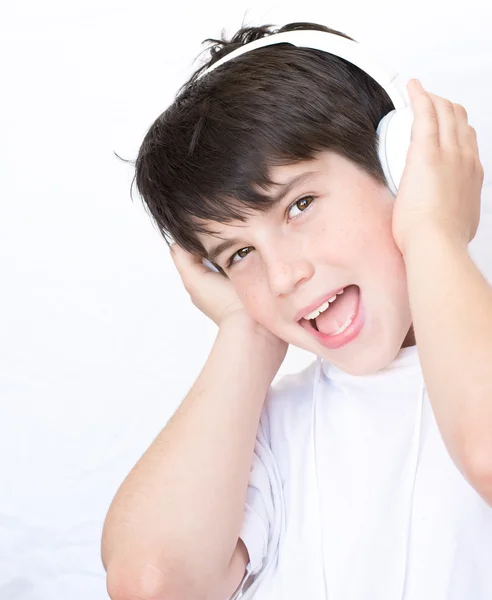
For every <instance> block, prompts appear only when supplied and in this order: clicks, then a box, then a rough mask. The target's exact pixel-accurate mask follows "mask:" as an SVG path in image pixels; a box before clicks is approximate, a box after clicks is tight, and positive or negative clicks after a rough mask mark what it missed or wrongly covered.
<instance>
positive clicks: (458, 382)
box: [404, 232, 492, 502]
mask: <svg viewBox="0 0 492 600" xmlns="http://www.w3.org/2000/svg"><path fill="white" fill-rule="evenodd" d="M404 258H405V264H406V269H407V280H408V286H409V297H410V306H411V311H412V315H413V323H414V330H415V337H416V341H417V346H418V351H419V356H420V359H421V364H422V370H423V374H424V378H425V382H426V385H427V390H428V392H429V398H430V401H431V404H432V407H433V410H434V413H435V417H436V421H437V423H438V425H439V428H440V431H441V434H442V436H443V440H444V442H445V443H446V446H447V448H448V450H449V452H450V455H451V456H452V458H453V460H454V461H455V463H456V464H457V466H458V467H459V468H460V470H461V471H462V473H463V474H464V475H465V476H466V477H467V478H468V480H469V481H470V483H472V485H474V487H476V488H477V490H478V491H479V492H481V493H482V495H483V496H484V498H485V499H486V500H487V501H489V502H492V498H491V496H490V488H489V485H490V484H489V481H490V475H492V288H491V286H490V285H489V284H488V282H487V281H486V279H485V278H484V277H483V275H482V274H481V272H480V271H479V269H478V268H477V266H476V265H475V264H474V262H473V260H472V258H471V256H470V255H469V253H468V249H467V248H465V247H463V246H460V245H459V244H457V243H454V242H452V241H451V240H450V239H448V238H446V237H445V236H443V235H440V234H439V233H437V232H430V233H428V234H424V233H423V234H422V235H421V237H420V238H418V239H414V240H412V241H411V242H410V243H409V244H408V245H407V247H406V248H405V253H404ZM479 488H481V489H479Z"/></svg>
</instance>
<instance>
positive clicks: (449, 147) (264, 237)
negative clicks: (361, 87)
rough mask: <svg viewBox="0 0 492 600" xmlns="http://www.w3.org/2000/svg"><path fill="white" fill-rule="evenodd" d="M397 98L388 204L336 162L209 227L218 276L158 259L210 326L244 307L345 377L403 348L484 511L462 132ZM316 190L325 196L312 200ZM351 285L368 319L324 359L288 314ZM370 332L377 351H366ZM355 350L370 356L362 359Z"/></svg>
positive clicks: (485, 388) (477, 303) (418, 96)
mask: <svg viewBox="0 0 492 600" xmlns="http://www.w3.org/2000/svg"><path fill="white" fill-rule="evenodd" d="M408 91H409V95H410V98H411V103H412V109H413V112H414V124H413V128H412V141H411V145H410V149H409V153H408V156H407V163H406V167H405V171H404V174H403V177H402V181H401V183H400V188H399V191H398V194H397V197H396V199H393V197H392V196H391V194H390V192H389V191H388V190H387V189H386V188H384V187H382V186H379V185H376V184H375V183H374V182H373V181H372V179H371V178H369V176H368V175H366V174H361V173H360V172H359V171H358V170H356V169H355V168H354V166H353V165H351V164H350V163H348V162H347V161H345V159H341V158H340V157H338V156H330V155H326V156H322V157H321V158H320V159H319V160H317V161H316V162H315V163H314V168H315V169H319V168H320V167H321V169H319V172H320V173H321V174H319V173H317V174H315V175H314V176H313V179H312V180H310V181H308V183H305V184H303V188H301V189H299V190H297V191H295V193H294V195H293V196H291V197H290V198H288V199H287V201H286V202H284V204H283V205H281V206H279V207H278V211H279V212H278V213H276V212H275V210H276V209H274V211H272V213H271V214H267V215H265V214H263V215H254V216H253V217H252V218H251V220H250V221H249V222H248V223H246V224H244V223H237V224H227V225H223V226H222V228H221V231H220V238H221V239H227V238H229V237H236V236H239V239H238V243H237V244H236V246H231V248H230V249H229V250H227V252H226V253H224V254H223V255H222V256H221V257H219V258H218V259H217V264H219V265H220V266H221V267H223V268H224V269H225V271H226V274H227V276H228V277H227V278H225V277H223V276H221V275H218V274H216V273H212V272H210V271H209V270H208V269H207V268H206V267H204V266H203V265H202V264H201V259H200V258H198V257H193V256H191V255H189V254H188V253H186V252H184V250H182V249H181V248H179V247H178V246H177V245H176V244H174V245H173V246H172V252H171V254H172V256H173V258H174V260H175V263H176V266H177V268H178V270H179V272H180V274H181V276H182V278H183V281H184V283H185V286H186V288H187V290H188V292H189V293H190V296H191V298H192V301H193V302H194V304H195V305H196V306H197V307H198V308H199V309H200V310H202V311H203V312H204V313H205V314H207V315H208V316H210V318H212V319H213V320H214V321H215V323H216V324H217V325H218V326H219V327H220V326H221V324H222V323H223V322H224V321H225V320H227V318H228V317H229V316H230V315H231V314H233V313H235V312H237V311H239V312H241V311H245V312H246V313H247V314H248V315H249V316H250V317H252V318H253V319H254V320H255V321H256V322H258V323H261V324H262V325H263V326H264V327H265V328H266V329H268V330H269V331H271V332H272V333H273V334H275V335H276V336H277V337H278V338H279V340H283V341H284V342H286V343H294V344H295V345H298V346H299V347H302V348H305V349H307V350H310V351H312V352H314V353H316V354H318V355H320V356H323V357H325V358H327V359H328V360H330V361H331V362H333V363H334V364H337V365H338V366H340V367H341V368H344V369H345V370H347V371H348V372H352V373H354V374H363V373H368V372H374V371H376V370H378V369H380V368H382V367H383V366H385V365H386V364H388V363H389V362H390V361H391V360H392V359H393V358H394V356H395V355H396V353H397V352H398V350H399V349H400V348H401V347H402V346H405V345H411V344H413V343H415V341H416V343H417V346H418V349H419V356H420V360H421V364H422V369H423V374H424V379H425V383H426V387H427V390H428V392H429V398H430V401H431V403H432V407H433V410H434V413H435V416H436V420H437V423H438V426H439V428H440V431H441V434H442V437H443V440H444V442H445V444H446V446H447V448H448V451H449V453H450V456H451V457H452V459H453V460H454V461H455V463H456V465H457V466H458V468H459V469H460V470H461V472H462V473H463V475H464V476H465V477H466V479H467V480H468V481H469V482H470V483H471V485H472V486H473V487H474V488H475V489H476V490H477V492H478V493H479V494H480V495H481V496H482V497H483V498H484V500H485V501H486V502H488V503H489V504H490V505H492V289H491V286H490V285H489V284H488V282H487V281H486V280H485V278H484V277H483V276H482V274H481V273H480V271H479V270H478V268H477V267H476V265H475V264H474V262H473V260H472V259H471V257H470V254H469V252H468V244H469V242H470V241H471V240H472V239H473V238H474V236H475V234H476V231H477V228H478V224H479V219H480V192H481V188H482V183H483V168H482V165H481V162H480V158H479V151H478V145H477V137H476V132H475V130H474V128H473V127H472V126H470V125H469V123H468V116H467V113H466V110H465V109H464V107H463V106H461V105H459V104H456V103H452V102H451V101H449V100H447V99H445V98H441V97H439V96H437V95H435V94H432V93H430V92H428V91H426V90H425V89H424V88H423V87H422V86H421V84H420V83H419V82H418V81H417V80H411V81H410V82H409V84H408ZM334 165H335V166H336V169H334V168H333V166H334ZM306 167H308V169H313V164H312V163H306V164H299V165H292V166H291V165H289V166H285V167H278V168H277V169H276V170H274V171H273V179H274V181H278V182H279V183H283V182H285V181H287V180H289V179H290V177H292V176H294V175H296V174H298V173H300V172H301V171H306V170H308V169H307V168H306ZM330 168H331V169H332V170H331V171H330ZM340 173H342V175H340V177H342V176H343V175H346V176H347V177H349V176H350V181H352V182H353V187H352V188H351V189H349V191H350V197H349V195H348V194H347V195H346V197H344V198H343V201H338V200H337V199H336V198H335V199H333V198H334V196H335V194H336V193H338V194H339V195H342V194H343V193H344V192H343V191H342V190H345V189H347V184H346V182H347V178H345V181H344V183H345V185H344V187H343V188H342V186H340V187H339V188H337V178H336V177H337V176H336V174H340ZM320 181H321V183H320ZM328 181H329V182H330V185H331V186H332V188H331V189H330V190H329V194H327V196H328V195H331V198H330V199H329V200H328V198H322V197H321V194H320V193H319V190H320V187H323V185H325V182H328ZM349 186H350V184H349ZM310 193H312V194H313V195H314V193H316V195H317V196H319V197H318V198H316V200H315V201H314V202H311V204H310V206H309V208H308V209H304V212H305V213H306V215H302V222H301V220H300V219H299V214H300V212H299V211H301V207H302V198H303V197H305V196H306V195H309V194H310ZM296 198H300V199H301V204H300V205H299V201H298V204H297V206H296V207H295V208H294V209H292V208H290V211H291V212H290V214H289V216H290V217H291V220H290V221H289V222H288V223H287V224H286V222H285V221H283V220H282V219H283V218H284V214H285V208H287V209H289V206H291V205H292V201H293V200H294V201H295V199H296ZM354 198H355V199H354ZM311 206H312V207H313V208H311ZM313 209H314V210H315V211H316V212H314V210H313ZM307 210H311V213H310V214H309V216H307ZM360 214H362V215H363V218H362V217H360V216H359V215H360ZM292 215H294V216H295V218H292ZM335 217H336V218H335ZM334 221H335V222H336V224H337V226H336V227H334V226H332V223H333V222H334ZM341 222H342V223H343V222H349V224H348V225H347V226H346V227H343V226H340V225H339V224H340V223H341ZM351 230H352V232H351ZM304 232H305V233H304ZM202 241H203V244H204V246H205V248H207V250H209V249H210V248H211V247H212V246H213V245H214V242H215V243H216V242H217V240H216V239H214V237H212V236H203V237H202ZM238 251H240V252H239V254H237V252H238ZM234 252H236V255H235V256H234V261H235V262H234V264H233V265H232V268H230V269H229V270H228V269H227V268H226V263H227V261H228V260H229V258H230V256H231V255H233V253H234ZM371 253H372V255H371ZM341 255H343V257H342V258H340V256H341ZM364 269H365V271H366V272H367V271H370V276H371V277H370V280H369V277H368V276H366V275H365V274H364ZM365 277H366V278H365ZM319 282H322V283H321V284H320V283H319ZM352 282H354V283H357V284H358V285H360V287H361V290H362V291H363V292H365V296H366V301H367V303H368V305H369V306H370V310H372V311H373V314H374V317H373V320H372V321H371V324H370V325H369V324H368V325H367V327H366V329H367V331H366V335H365V336H364V331H363V332H362V333H361V335H360V336H359V338H356V340H354V341H353V342H351V343H350V344H348V345H347V346H346V347H344V348H340V349H338V350H335V351H332V350H327V349H326V348H324V347H323V346H320V345H319V344H318V342H317V341H316V340H314V339H312V338H310V336H309V334H308V333H307V332H306V331H304V330H303V329H302V328H300V327H299V325H298V323H295V322H294V321H293V319H292V315H293V314H294V313H295V312H296V311H297V310H298V309H299V308H300V307H301V306H304V305H306V304H307V303H309V301H311V300H312V299H313V297H317V295H319V293H320V292H322V291H324V289H332V288H333V287H335V286H337V285H339V284H342V285H344V284H345V285H348V284H349V283H352ZM470 307H473V310H470ZM378 312H379V314H378ZM383 314H384V319H383V317H382V316H381V315H383ZM371 328H372V330H371ZM376 333H377V336H378V337H377V339H378V344H377V346H374V344H373V345H372V347H371V334H372V335H373V337H374V335H375V334H376ZM413 336H415V339H414V337H413ZM381 340H383V342H381ZM367 348H371V350H372V351H371V352H370V353H368V352H365V353H364V352H362V351H363V350H364V349H367ZM358 351H359V352H358ZM358 354H360V355H361V356H365V357H367V355H368V354H370V359H367V358H365V359H363V358H360V357H359V356H358Z"/></svg>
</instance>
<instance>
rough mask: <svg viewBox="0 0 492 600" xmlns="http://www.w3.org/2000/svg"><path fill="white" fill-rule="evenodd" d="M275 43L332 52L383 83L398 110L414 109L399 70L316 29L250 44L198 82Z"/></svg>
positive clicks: (286, 33)
mask: <svg viewBox="0 0 492 600" xmlns="http://www.w3.org/2000/svg"><path fill="white" fill-rule="evenodd" d="M275 44H291V45H293V46H298V47H304V48H312V49H313V50H322V51H323V52H328V53H329V54H333V55H334V56H338V57H339V58H343V59H345V60H346V61H348V62H350V63H352V64H353V65H355V66H356V67H359V68H360V69H362V70H363V71H365V72H366V73H367V74H368V75H369V76H370V77H372V78H373V79H374V80H375V81H376V82H377V83H379V85H380V86H381V87H382V88H384V90H385V91H386V93H387V94H388V96H389V97H390V98H391V101H392V102H393V104H394V106H395V109H400V108H405V107H406V106H410V99H409V96H408V92H407V90H406V88H405V86H403V85H402V84H401V83H400V81H399V80H398V73H397V72H396V71H389V70H387V69H385V68H384V67H382V66H381V65H379V64H378V62H377V61H375V60H374V59H373V58H372V57H371V56H369V55H368V54H367V52H366V51H365V50H364V51H362V50H361V49H360V45H359V43H358V42H354V41H352V40H349V39H347V38H345V37H342V36H340V35H337V34H334V33H328V32H327V31H317V30H312V29H304V30H303V29H298V30H294V31H285V32H283V33H274V34H272V35H269V36H266V37H263V38H260V39H259V40H255V41H254V42H249V43H248V44H245V45H244V46H241V47H240V48H237V49H236V50H233V51H232V52H230V53H229V54H227V55H226V56H224V57H223V58H221V59H220V60H218V61H217V62H216V63H214V64H213V65H212V66H210V67H209V68H208V69H207V70H206V71H204V72H203V73H201V74H200V76H199V77H198V78H197V79H200V78H201V77H203V76H204V75H207V74H208V73H210V72H211V71H213V70H214V69H216V68H217V67H220V66H221V65H223V64H224V63H226V62H227V61H229V60H232V59H233V58H237V57H238V56H241V55H242V54H245V53H246V52H251V51H252V50H256V49H257V48H263V47H265V46H273V45H275Z"/></svg>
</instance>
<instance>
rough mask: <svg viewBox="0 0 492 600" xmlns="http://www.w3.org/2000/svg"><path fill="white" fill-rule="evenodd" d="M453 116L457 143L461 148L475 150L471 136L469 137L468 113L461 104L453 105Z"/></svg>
mask: <svg viewBox="0 0 492 600" xmlns="http://www.w3.org/2000/svg"><path fill="white" fill-rule="evenodd" d="M453 108H454V114H455V117H456V127H457V134H458V143H459V145H460V147H461V148H464V149H465V148H471V149H472V150H475V144H474V140H473V139H472V138H473V136H471V135H470V133H471V131H470V125H469V123H468V113H467V112H466V108H465V107H464V106H462V105H461V104H454V105H453Z"/></svg>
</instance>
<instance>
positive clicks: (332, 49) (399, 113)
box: [197, 29, 413, 196]
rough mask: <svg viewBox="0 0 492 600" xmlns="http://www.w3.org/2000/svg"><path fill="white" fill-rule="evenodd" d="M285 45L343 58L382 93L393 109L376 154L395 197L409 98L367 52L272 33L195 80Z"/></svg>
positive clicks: (408, 126) (327, 38)
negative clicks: (243, 56)
mask: <svg viewBox="0 0 492 600" xmlns="http://www.w3.org/2000/svg"><path fill="white" fill-rule="evenodd" d="M286 43H287V44H292V45H293V46H300V47H304V48H313V49H315V50H322V51H323V52H328V53H329V54H333V55H335V56H338V57H340V58H343V59H345V60H346V61H348V62H350V63H352V64H353V65H355V66H357V67H359V68H360V69H362V70H363V71H365V72H366V73H367V74H368V75H369V76H370V77H372V78H373V79H374V80H375V81H376V82H377V83H379V85H380V86H381V87H382V88H384V90H386V92H387V94H388V96H389V97H390V98H391V101H392V102H393V105H394V106H395V110H392V111H391V112H389V113H388V114H387V115H385V116H384V117H383V118H382V119H381V121H380V122H379V124H378V127H377V130H376V133H377V136H378V154H379V159H380V161H381V165H382V168H383V172H384V175H385V177H386V181H387V184H388V187H389V189H390V190H391V192H392V193H393V194H394V195H395V196H396V193H397V191H398V186H399V184H400V180H401V176H402V173H403V169H404V167H405V161H406V157H407V152H408V147H409V145H410V137H411V130H412V122H413V112H412V109H411V105H410V98H409V96H408V92H407V89H406V87H405V86H404V85H403V83H402V82H401V81H400V80H399V77H398V73H397V72H393V73H392V72H388V71H386V70H385V69H384V68H382V67H381V66H380V65H378V64H377V62H376V61H374V60H373V59H371V57H370V56H369V55H368V54H367V52H365V51H363V50H361V48H360V45H359V44H358V42H354V41H352V40H349V39H347V38H345V37H342V36H340V35H336V34H334V33H328V32H326V31H317V30H311V29H309V30H307V29H305V30H302V29H298V30H295V31H286V32H284V33H275V34H273V35H270V36H267V37H264V38H261V39H259V40H256V41H254V42H250V43H249V44H245V45H244V46H241V47H240V48H237V49H236V50H233V51H232V52H230V53H229V54H227V55H226V56H224V57H223V58H221V59H220V60H218V61H217V62H216V63H214V64H213V65H212V66H211V67H209V68H208V69H206V70H205V71H204V72H203V73H201V74H200V76H199V77H198V78H197V79H200V78H201V77H203V76H204V75H207V74H208V73H210V72H211V71H213V70H214V69H216V68H217V67H220V66H221V65H223V64H224V63H226V62H227V61H229V60H232V59H233V58H236V57H238V56H240V55H241V54H245V53H246V52H250V51H251V50H256V49H257V48H263V47H264V46H272V45H274V44H286Z"/></svg>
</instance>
